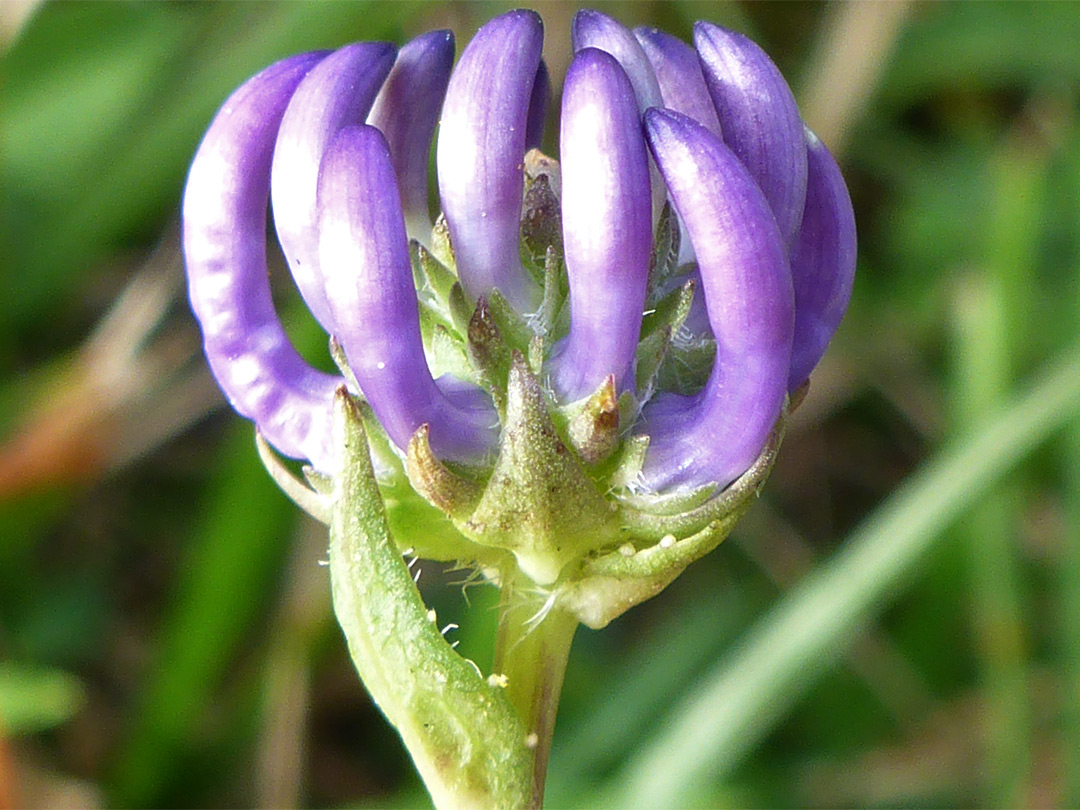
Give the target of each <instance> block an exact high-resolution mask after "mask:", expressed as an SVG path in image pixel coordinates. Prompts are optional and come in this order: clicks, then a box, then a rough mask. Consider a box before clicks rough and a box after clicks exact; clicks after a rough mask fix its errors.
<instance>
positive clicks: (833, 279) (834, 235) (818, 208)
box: [788, 129, 856, 391]
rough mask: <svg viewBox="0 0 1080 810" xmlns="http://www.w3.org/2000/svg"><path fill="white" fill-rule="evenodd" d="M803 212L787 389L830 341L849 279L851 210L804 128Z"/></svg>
mask: <svg viewBox="0 0 1080 810" xmlns="http://www.w3.org/2000/svg"><path fill="white" fill-rule="evenodd" d="M806 145H807V157H808V160H809V171H808V175H807V182H806V208H805V210H804V211H803V219H802V227H801V229H800V230H799V238H798V239H797V240H796V242H795V246H794V248H793V249H792V251H791V275H792V279H793V281H794V283H795V342H794V344H793V347H792V352H791V373H790V376H789V378H788V389H789V390H792V391H793V390H795V389H796V388H798V387H799V386H800V385H802V383H804V382H805V381H806V380H807V378H809V376H810V372H811V371H813V370H814V366H816V365H817V364H818V361H819V360H820V359H821V356H822V355H823V354H824V353H825V348H826V347H827V346H828V345H829V341H830V340H832V336H833V334H834V333H835V332H836V328H837V327H838V326H839V325H840V320H841V319H842V318H843V317H844V312H845V311H846V310H847V305H848V300H849V299H850V298H851V285H852V283H853V282H854V281H855V252H856V247H855V245H856V240H855V212H854V211H853V210H852V208H851V197H850V196H849V195H848V190H847V185H846V184H845V183H844V177H843V175H842V174H840V167H839V166H837V165H836V161H835V160H833V156H832V155H831V154H829V150H828V149H826V148H825V144H823V143H822V142H821V141H820V140H818V137H817V136H816V135H815V134H814V133H813V132H811V131H810V130H809V129H807V130H806Z"/></svg>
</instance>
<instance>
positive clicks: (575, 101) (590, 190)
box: [552, 48, 652, 400]
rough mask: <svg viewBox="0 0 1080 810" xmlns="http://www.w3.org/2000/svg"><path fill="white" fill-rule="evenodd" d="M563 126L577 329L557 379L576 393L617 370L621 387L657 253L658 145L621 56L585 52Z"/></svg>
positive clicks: (560, 354) (627, 378)
mask: <svg viewBox="0 0 1080 810" xmlns="http://www.w3.org/2000/svg"><path fill="white" fill-rule="evenodd" d="M561 126H562V130H561V134H560V138H559V140H560V143H561V145H562V151H561V154H560V157H561V159H562V222H563V246H564V249H565V257H566V271H567V277H568V279H569V283H570V334H569V335H568V336H567V337H566V339H565V340H564V341H563V342H562V343H561V345H559V346H557V347H556V349H555V357H554V359H553V361H552V382H553V384H554V386H555V389H556V390H557V391H558V392H559V393H560V394H561V395H562V396H563V397H564V398H566V399H568V400H575V399H579V398H581V397H584V396H588V395H589V394H592V393H593V391H595V390H596V388H597V386H599V385H600V383H601V382H603V381H604V379H605V378H606V377H607V376H608V375H614V376H615V385H616V388H617V389H618V390H620V391H621V390H623V389H624V388H625V386H626V385H627V384H628V383H632V379H631V377H632V375H630V373H629V372H630V368H631V364H632V363H633V359H634V353H635V351H636V349H637V338H638V334H639V332H640V331H641V316H642V310H643V309H644V305H645V292H646V286H647V283H648V274H649V260H650V258H651V255H652V228H651V203H650V198H649V189H650V186H649V159H648V149H647V147H646V146H645V139H644V137H643V134H642V130H641V123H640V119H639V116H638V110H637V102H636V100H635V97H634V92H633V87H632V86H631V85H630V81H629V79H628V78H627V76H626V74H625V73H624V72H623V69H622V68H621V67H620V66H619V63H618V62H617V61H616V60H615V58H614V57H613V56H611V55H610V54H608V53H605V52H604V51H600V50H597V49H595V48H585V49H583V50H580V51H578V52H577V54H575V56H574V60H573V62H571V64H570V69H569V70H568V71H567V74H566V83H565V85H564V88H563V101H562V125H561Z"/></svg>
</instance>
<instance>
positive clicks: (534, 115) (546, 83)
mask: <svg viewBox="0 0 1080 810" xmlns="http://www.w3.org/2000/svg"><path fill="white" fill-rule="evenodd" d="M549 103H551V76H550V74H548V69H547V65H546V64H544V60H543V59H541V60H540V67H538V68H537V69H536V79H535V80H534V81H533V87H532V95H531V96H530V97H529V118H528V123H527V124H526V125H525V151H528V150H530V149H539V148H540V145H541V143H543V140H544V122H545V121H546V119H547V109H548V104H549Z"/></svg>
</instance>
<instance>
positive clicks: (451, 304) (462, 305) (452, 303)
mask: <svg viewBox="0 0 1080 810" xmlns="http://www.w3.org/2000/svg"><path fill="white" fill-rule="evenodd" d="M447 309H449V310H450V320H451V321H452V322H453V324H454V329H456V330H457V333H458V334H459V335H466V334H468V332H469V320H470V319H471V318H472V314H473V307H472V305H471V304H470V303H469V299H468V297H467V296H466V295H465V290H463V289H462V287H461V284H460V283H458V284H454V286H453V287H451V288H450V297H449V298H448V299H447Z"/></svg>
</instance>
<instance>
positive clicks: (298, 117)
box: [270, 42, 396, 332]
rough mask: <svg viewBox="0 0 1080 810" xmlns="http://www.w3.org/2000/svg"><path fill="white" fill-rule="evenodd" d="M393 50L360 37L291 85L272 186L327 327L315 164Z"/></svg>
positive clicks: (289, 254) (286, 242)
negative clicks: (318, 239)
mask: <svg viewBox="0 0 1080 810" xmlns="http://www.w3.org/2000/svg"><path fill="white" fill-rule="evenodd" d="M395 52H396V49H395V47H394V46H393V45H391V44H390V43H388V42H358V43H356V44H353V45H346V46H345V47H344V48H340V49H338V50H337V51H334V53H332V54H330V56H328V57H326V59H324V60H323V61H322V62H321V63H320V64H319V65H318V67H316V68H314V69H312V71H311V72H310V73H309V74H308V75H307V76H306V77H305V79H304V80H303V81H302V82H301V83H300V86H299V87H297V88H296V93H295V94H294V95H293V97H292V100H291V101H290V102H289V107H288V109H287V110H286V112H285V118H284V119H283V120H282V122H281V129H280V131H279V132H278V138H277V146H276V147H275V149H274V165H273V171H272V174H271V187H270V193H271V198H272V200H273V206H274V224H275V226H276V227H277V233H278V241H280V242H281V249H282V250H283V251H284V253H285V258H286V260H287V261H288V264H289V270H290V271H291V272H292V275H293V279H294V280H295V281H296V286H297V288H298V289H299V290H300V295H302V296H303V298H304V301H305V303H307V305H308V309H310V310H311V312H312V314H313V315H314V316H315V319H316V320H318V322H319V323H320V324H322V326H323V328H324V329H326V330H327V331H328V332H333V331H334V328H333V321H332V320H331V318H330V309H329V305H328V304H327V301H326V294H325V292H324V291H323V284H322V279H321V278H320V273H319V265H318V242H317V239H316V235H315V217H316V210H315V185H316V183H317V182H318V178H319V163H320V162H321V161H322V156H323V152H324V151H325V150H326V145H327V144H328V143H329V142H330V139H331V138H332V137H333V135H334V133H336V132H337V131H338V130H340V129H341V128H342V127H344V126H348V125H349V124H358V123H362V122H363V120H364V118H365V117H366V116H367V114H368V110H370V109H371V104H372V102H373V101H374V100H375V94H376V93H378V92H379V87H380V85H382V83H383V79H385V78H386V74H387V73H389V71H390V67H391V66H392V65H393V63H394V54H395Z"/></svg>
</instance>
